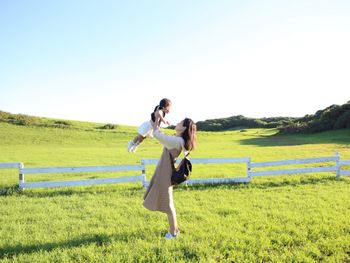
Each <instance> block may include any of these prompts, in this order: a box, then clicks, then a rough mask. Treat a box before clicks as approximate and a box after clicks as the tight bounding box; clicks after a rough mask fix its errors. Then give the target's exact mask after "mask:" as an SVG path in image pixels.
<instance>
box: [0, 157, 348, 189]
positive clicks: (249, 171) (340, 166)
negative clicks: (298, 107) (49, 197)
mask: <svg viewBox="0 0 350 263" xmlns="http://www.w3.org/2000/svg"><path fill="white" fill-rule="evenodd" d="M158 161H159V160H158V159H142V160H141V165H116V166H82V167H44V168H24V165H23V163H15V162H8V163H0V169H18V171H19V188H20V189H21V190H24V189H25V188H46V187H62V186H84V185H97V184H115V183H125V182H142V185H143V186H144V187H146V186H148V185H149V181H147V180H146V165H152V164H153V165H154V164H157V163H158ZM179 162H180V160H177V163H179ZM191 162H192V163H193V164H221V163H245V164H246V174H245V175H243V176H241V177H231V178H199V179H190V180H188V181H187V184H190V185H191V184H221V183H247V182H250V181H251V180H252V177H255V176H270V175H285V174H303V173H320V172H336V177H337V178H340V177H341V176H350V169H345V168H344V167H345V166H350V160H340V155H339V154H336V155H335V156H326V157H318V158H304V159H293V160H279V161H269V162H256V163H252V162H251V159H250V158H249V157H239V158H191ZM329 162H334V163H335V164H332V165H329V164H326V165H325V164H324V163H329ZM315 163H322V165H323V166H321V167H307V168H295V169H279V170H276V169H267V170H259V171H254V169H255V168H266V167H275V166H284V165H298V164H315ZM115 171H139V172H140V173H141V175H133V176H123V177H115V178H99V179H89V180H88V179H86V180H70V181H41V182H25V175H26V174H48V173H86V172H115Z"/></svg>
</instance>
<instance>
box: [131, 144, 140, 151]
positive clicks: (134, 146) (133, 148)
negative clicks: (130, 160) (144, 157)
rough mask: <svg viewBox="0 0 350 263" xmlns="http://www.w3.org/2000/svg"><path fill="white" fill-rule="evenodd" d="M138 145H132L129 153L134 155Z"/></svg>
mask: <svg viewBox="0 0 350 263" xmlns="http://www.w3.org/2000/svg"><path fill="white" fill-rule="evenodd" d="M139 145H140V143H139V142H137V143H134V144H133V146H132V147H131V152H133V153H136V150H137V147H139Z"/></svg>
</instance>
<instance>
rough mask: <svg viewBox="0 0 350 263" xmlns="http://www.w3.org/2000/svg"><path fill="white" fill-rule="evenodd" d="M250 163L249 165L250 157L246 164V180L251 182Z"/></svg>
mask: <svg viewBox="0 0 350 263" xmlns="http://www.w3.org/2000/svg"><path fill="white" fill-rule="evenodd" d="M250 163H251V161H250V157H249V158H248V162H247V176H248V179H249V181H251V180H252V176H251V173H250V172H251V171H250V170H251V167H250Z"/></svg>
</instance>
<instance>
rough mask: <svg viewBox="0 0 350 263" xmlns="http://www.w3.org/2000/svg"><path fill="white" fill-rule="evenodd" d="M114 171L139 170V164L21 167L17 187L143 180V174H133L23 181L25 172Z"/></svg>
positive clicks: (141, 168)
mask: <svg viewBox="0 0 350 263" xmlns="http://www.w3.org/2000/svg"><path fill="white" fill-rule="evenodd" d="M115 171H140V172H141V173H142V171H143V166H141V165H118V166H83V167H53V168H23V167H22V168H21V169H19V188H20V189H21V190H24V189H25V188H46V187H60V186H83V185H96V184H115V183H126V182H143V181H144V180H145V177H144V174H141V175H135V176H124V177H116V178H100V179H90V180H74V181H56V182H53V181H44V182H25V180H24V177H25V175H26V174H47V173H81V172H84V173H85V172H115Z"/></svg>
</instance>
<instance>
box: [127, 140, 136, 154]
mask: <svg viewBox="0 0 350 263" xmlns="http://www.w3.org/2000/svg"><path fill="white" fill-rule="evenodd" d="M134 145H135V143H134V142H133V141H130V142H128V152H131V151H132V150H133V147H134Z"/></svg>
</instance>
